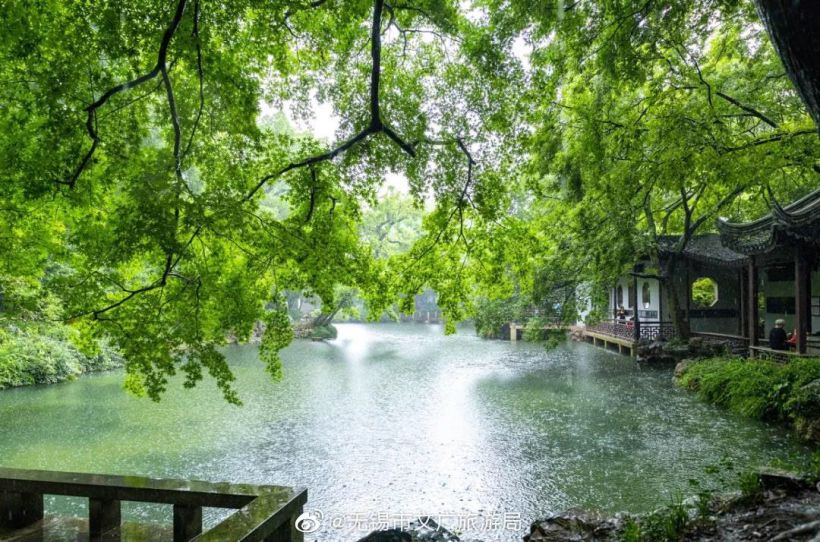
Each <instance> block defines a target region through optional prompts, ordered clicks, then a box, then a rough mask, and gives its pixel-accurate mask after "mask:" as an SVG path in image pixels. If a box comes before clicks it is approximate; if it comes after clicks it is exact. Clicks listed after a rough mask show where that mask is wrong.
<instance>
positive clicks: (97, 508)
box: [88, 499, 122, 541]
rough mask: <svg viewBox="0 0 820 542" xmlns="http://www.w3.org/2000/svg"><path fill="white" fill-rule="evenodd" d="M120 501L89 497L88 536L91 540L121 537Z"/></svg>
mask: <svg viewBox="0 0 820 542" xmlns="http://www.w3.org/2000/svg"><path fill="white" fill-rule="evenodd" d="M121 523H122V515H121V510H120V501H118V500H115V499H108V500H103V499H88V536H89V538H90V539H91V540H95V541H96V540H106V541H114V540H119V539H120V524H121Z"/></svg>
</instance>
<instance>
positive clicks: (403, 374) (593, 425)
mask: <svg viewBox="0 0 820 542" xmlns="http://www.w3.org/2000/svg"><path fill="white" fill-rule="evenodd" d="M338 329H339V337H338V339H336V340H333V341H329V342H327V343H321V342H307V341H298V342H295V343H294V344H293V345H291V346H290V347H288V348H287V349H286V350H285V351H284V353H283V356H282V357H283V359H284V370H285V377H284V379H283V380H282V381H281V382H272V381H271V380H270V379H269V378H268V377H267V376H266V373H265V372H264V370H263V367H262V364H261V363H260V362H259V360H258V357H257V349H256V347H254V346H234V347H229V348H228V349H227V355H228V358H229V359H230V361H231V364H232V367H233V370H234V373H235V374H236V376H237V388H238V391H239V393H240V396H241V398H242V400H243V401H244V403H245V404H244V406H242V407H234V406H230V405H227V404H226V403H225V402H224V401H223V400H222V398H221V395H220V394H219V392H218V391H217V390H216V388H215V386H214V385H213V384H212V383H210V382H207V381H206V382H205V383H202V384H200V386H199V387H197V388H196V389H195V390H184V389H182V387H181V381H180V383H176V382H175V383H174V385H172V386H171V387H170V389H169V392H168V393H167V394H166V396H165V397H164V398H163V400H162V401H161V402H160V403H153V402H151V401H149V400H147V399H138V398H135V397H132V396H130V395H128V394H127V393H126V392H124V391H123V390H122V388H121V384H122V373H121V372H111V373H105V374H99V375H93V376H88V377H83V378H81V379H80V380H78V381H76V382H69V383H64V384H59V385H52V386H38V387H30V388H22V389H15V390H7V391H2V392H0V466H4V467H23V468H36V469H52V470H68V471H84V472H101V473H112V474H134V475H145V476H151V477H171V478H193V479H202V480H213V481H233V482H246V483H259V484H279V485H292V486H304V487H307V488H308V506H307V508H308V509H312V510H313V509H315V510H317V511H319V512H321V514H322V524H323V526H322V528H321V530H319V531H318V532H316V533H313V534H310V535H307V536H306V540H320V541H322V542H326V541H331V542H333V541H337V540H339V541H340V540H345V541H349V540H355V539H356V538H357V537H360V536H363V535H364V534H366V532H367V531H369V530H370V529H371V528H375V527H378V526H383V525H384V524H385V523H391V524H392V523H401V522H403V521H405V520H407V519H410V518H411V517H417V516H419V515H424V514H426V515H431V516H433V517H438V518H440V519H441V521H442V522H443V523H444V524H445V525H448V526H451V527H454V528H456V529H458V530H461V531H464V532H465V533H466V534H468V535H469V536H473V537H476V538H481V539H482V540H485V541H488V542H489V541H496V540H498V541H501V540H504V541H508V540H517V539H520V536H521V535H522V534H523V533H524V532H525V531H526V530H527V528H528V525H529V522H530V521H532V520H533V519H535V518H537V517H543V516H544V515H545V514H547V513H549V512H556V511H560V510H563V509H566V508H569V507H584V508H590V509H597V510H602V511H608V512H614V511H618V510H629V511H633V512H642V511H649V510H652V509H655V508H657V507H658V506H661V505H663V504H665V503H668V502H670V501H671V500H672V499H674V498H676V496H677V495H680V494H683V495H684V496H685V495H688V494H691V493H692V492H693V491H692V489H691V487H690V485H689V482H688V481H689V480H690V479H693V478H694V479H698V480H700V482H701V483H702V484H707V485H708V484H714V483H717V482H716V476H715V475H713V474H707V473H706V470H708V469H709V467H710V466H712V465H717V464H720V463H726V462H727V461H728V462H731V463H732V464H733V465H734V466H735V468H736V469H744V468H751V467H754V466H757V465H760V464H763V463H766V462H768V461H771V460H772V459H792V460H793V459H795V458H797V459H798V460H799V458H800V457H802V456H805V454H806V453H807V452H806V450H805V449H804V448H802V447H801V446H800V445H799V444H798V443H796V442H795V441H794V440H793V439H792V438H791V437H790V436H789V435H788V434H787V432H785V431H784V430H781V429H780V428H776V427H771V426H766V425H763V424H760V423H757V422H754V421H750V420H746V419H743V418H741V417H738V416H735V415H732V414H730V413H727V412H725V411H723V410H720V409H717V408H714V407H711V406H709V405H706V404H703V403H701V402H699V401H698V400H697V399H696V398H695V397H694V396H693V395H692V394H690V393H688V392H685V391H682V390H679V389H676V388H675V387H674V385H673V384H672V381H671V377H672V372H671V369H669V368H666V369H657V368H646V367H642V366H639V365H637V364H636V363H635V362H634V361H632V360H631V359H630V358H627V357H623V356H619V355H617V354H614V353H611V352H606V351H603V350H601V349H596V348H594V347H592V346H590V345H587V344H576V343H568V344H566V345H564V346H561V347H559V348H558V349H556V350H553V351H550V352H547V351H545V350H544V349H543V347H542V346H539V345H535V344H528V343H523V342H519V343H517V344H511V343H509V342H501V341H486V340H482V339H479V338H477V337H475V336H474V334H473V333H472V331H471V330H468V329H464V330H460V331H459V334H457V335H455V336H449V337H445V336H444V335H443V334H442V330H441V328H440V327H439V326H425V325H417V324H373V325H362V324H341V325H339V326H338ZM178 384H179V385H178ZM84 506H85V505H84V503H83V502H82V501H79V500H77V499H74V500H71V499H64V498H60V499H58V498H50V499H49V501H48V508H47V512H48V510H54V511H56V512H59V513H77V514H84V513H85V512H84ZM127 512H128V515H129V516H130V517H138V518H142V519H143V520H160V519H162V520H167V519H168V511H167V509H162V510H161V509H159V508H158V507H156V506H148V505H130V506H129V508H128V510H127ZM219 517H221V516H220V514H219V513H216V512H210V513H208V514H207V515H206V524H208V523H213V522H215V521H217V520H218V518H219Z"/></svg>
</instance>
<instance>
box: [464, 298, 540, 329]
mask: <svg viewBox="0 0 820 542" xmlns="http://www.w3.org/2000/svg"><path fill="white" fill-rule="evenodd" d="M527 305H528V303H527V302H526V301H525V300H522V299H520V298H518V297H512V298H507V299H486V298H485V299H480V300H479V301H478V302H477V303H476V309H475V330H476V333H477V334H478V335H479V336H480V337H484V338H485V339H496V338H499V334H500V333H501V328H502V326H504V325H506V324H509V323H510V322H522V321H524V317H523V315H524V313H525V311H526V309H527Z"/></svg>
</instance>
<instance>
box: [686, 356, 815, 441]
mask: <svg viewBox="0 0 820 542" xmlns="http://www.w3.org/2000/svg"><path fill="white" fill-rule="evenodd" d="M678 383H679V384H680V385H681V386H684V387H686V388H688V389H690V390H692V391H695V392H697V394H698V395H699V396H700V397H701V398H703V399H705V400H706V401H709V402H711V403H714V404H716V405H720V406H723V407H726V408H728V409H730V410H732V411H734V412H737V413H739V414H742V415H744V416H748V417H751V418H757V419H760V420H766V421H773V422H778V423H785V424H787V425H789V426H790V427H792V428H794V430H795V431H796V432H797V434H798V435H799V436H800V437H801V438H803V439H805V440H807V441H810V442H814V443H815V444H817V443H820V358H802V359H795V360H793V361H791V362H790V363H787V364H780V363H774V362H771V361H764V360H747V359H740V358H710V359H704V360H700V361H695V362H691V364H689V365H688V366H686V367H685V369H684V370H683V372H682V374H680V376H679V377H678Z"/></svg>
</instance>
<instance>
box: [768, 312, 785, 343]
mask: <svg viewBox="0 0 820 542" xmlns="http://www.w3.org/2000/svg"><path fill="white" fill-rule="evenodd" d="M784 325H786V322H785V320H783V319H782V318H778V319H777V320H775V322H774V327H773V328H772V330H771V331H770V332H769V348H771V349H772V350H788V349H789V345H788V344H787V343H786V340H787V337H786V330H785V329H783V326H784Z"/></svg>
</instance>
